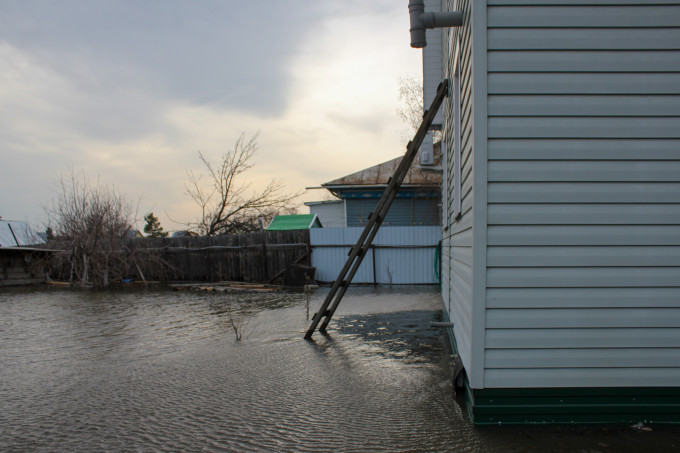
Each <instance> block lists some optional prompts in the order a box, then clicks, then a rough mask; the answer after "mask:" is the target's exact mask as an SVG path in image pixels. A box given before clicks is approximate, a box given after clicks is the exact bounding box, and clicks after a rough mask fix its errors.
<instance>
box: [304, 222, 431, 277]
mask: <svg viewBox="0 0 680 453" xmlns="http://www.w3.org/2000/svg"><path fill="white" fill-rule="evenodd" d="M363 231H364V228H362V227H357V228H312V229H311V230H310V241H311V246H312V266H314V267H316V280H317V281H319V282H332V281H334V280H335V279H336V278H337V276H338V274H339V273H340V270H341V269H342V266H344V264H345V262H346V261H347V255H348V254H349V251H350V249H351V248H352V246H353V245H354V244H355V243H356V242H357V241H358V240H359V236H361V233H362V232H363ZM441 234H442V233H441V227H440V226H423V227H411V226H404V227H382V228H381V229H380V230H379V231H378V234H377V235H376V237H375V239H374V240H373V244H372V246H371V249H370V251H369V252H368V253H367V254H366V256H365V257H364V260H363V262H362V263H361V266H360V267H359V270H358V271H357V273H356V275H355V276H354V278H353V279H352V283H364V284H379V285H391V284H393V285H416V284H437V283H439V282H438V279H437V275H438V272H439V271H438V266H439V259H438V256H437V244H438V243H439V241H440V240H441Z"/></svg>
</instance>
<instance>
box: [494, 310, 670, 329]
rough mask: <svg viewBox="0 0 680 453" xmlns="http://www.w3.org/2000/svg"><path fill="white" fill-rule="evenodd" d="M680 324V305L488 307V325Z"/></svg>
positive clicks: (551, 326) (550, 327) (575, 327)
mask: <svg viewBox="0 0 680 453" xmlns="http://www.w3.org/2000/svg"><path fill="white" fill-rule="evenodd" d="M660 327H669V328H675V327H680V308H543V309H526V308H517V309H515V308H505V309H487V310H486V328H487V329H538V328H540V329H568V328H574V329H587V328H660Z"/></svg>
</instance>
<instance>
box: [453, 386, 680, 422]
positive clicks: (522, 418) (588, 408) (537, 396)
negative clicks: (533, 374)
mask: <svg viewBox="0 0 680 453" xmlns="http://www.w3.org/2000/svg"><path fill="white" fill-rule="evenodd" d="M466 402H467V405H468V411H469V412H470V417H471V418H472V421H473V423H475V424H476V425H490V424H499V423H500V424H528V423H637V422H643V423H680V388H677V387H670V388H669V387H632V388H628V387H627V388H613V387H607V388H575V387H571V388H504V389H488V388H487V389H471V388H469V386H466Z"/></svg>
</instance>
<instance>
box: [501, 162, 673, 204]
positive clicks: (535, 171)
mask: <svg viewBox="0 0 680 453" xmlns="http://www.w3.org/2000/svg"><path fill="white" fill-rule="evenodd" d="M489 181H494V182H513V181H516V182H547V183H555V182H631V183H648V184H645V185H638V186H637V187H638V188H649V189H651V188H652V187H653V185H654V183H663V182H668V183H676V182H680V161H597V162H589V161H576V160H573V161H540V160H539V161H516V160H508V161H501V160H495V161H491V162H489ZM664 187H665V188H667V189H676V188H677V185H675V184H670V185H665V186H664ZM563 188H566V187H563ZM539 190H542V188H540V189H539ZM675 193H677V192H675ZM675 201H676V202H680V197H676V198H675Z"/></svg>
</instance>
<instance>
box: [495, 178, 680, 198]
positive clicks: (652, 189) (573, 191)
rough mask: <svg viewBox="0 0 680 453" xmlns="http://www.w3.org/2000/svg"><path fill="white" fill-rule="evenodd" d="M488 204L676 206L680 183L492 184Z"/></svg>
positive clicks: (679, 193) (679, 194)
mask: <svg viewBox="0 0 680 453" xmlns="http://www.w3.org/2000/svg"><path fill="white" fill-rule="evenodd" d="M488 200H489V203H676V202H679V201H680V183H625V182H617V183H604V182H599V183H587V182H586V183H584V182H570V183H554V182H550V183H545V182H529V183H520V182H517V183H513V182H509V183H490V184H489V187H488Z"/></svg>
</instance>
